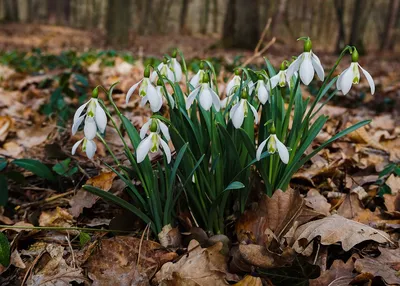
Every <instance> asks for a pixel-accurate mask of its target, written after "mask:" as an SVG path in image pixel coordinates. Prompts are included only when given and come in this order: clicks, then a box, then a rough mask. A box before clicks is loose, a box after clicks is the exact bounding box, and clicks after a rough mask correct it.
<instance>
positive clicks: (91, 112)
mask: <svg viewBox="0 0 400 286" xmlns="http://www.w3.org/2000/svg"><path fill="white" fill-rule="evenodd" d="M86 107H87V108H86ZM85 108H86V112H85V113H84V114H83V115H82V113H83V111H84V110H85ZM83 120H85V127H84V133H85V137H86V138H87V139H88V140H92V139H93V138H94V137H95V136H96V132H97V129H98V130H99V131H100V132H101V133H104V131H105V129H106V125H107V115H106V113H105V112H104V110H103V108H102V107H101V105H100V104H99V101H98V99H97V98H94V97H92V98H91V99H90V100H89V101H88V102H86V103H85V104H82V105H81V106H80V107H79V108H78V109H77V110H76V112H75V115H74V121H73V124H72V135H75V134H76V132H77V131H78V129H79V126H80V125H81V124H82V122H83Z"/></svg>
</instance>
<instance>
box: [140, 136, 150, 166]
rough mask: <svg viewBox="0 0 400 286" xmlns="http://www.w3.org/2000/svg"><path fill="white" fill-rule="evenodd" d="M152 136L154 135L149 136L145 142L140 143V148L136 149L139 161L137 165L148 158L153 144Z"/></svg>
mask: <svg viewBox="0 0 400 286" xmlns="http://www.w3.org/2000/svg"><path fill="white" fill-rule="evenodd" d="M152 136H153V135H152V134H150V136H147V137H146V138H145V139H144V140H142V141H141V142H140V143H139V146H138V147H137V149H136V160H137V163H140V162H142V161H143V160H144V159H145V158H146V156H147V154H148V153H149V151H150V148H151V144H152V142H151V137H152Z"/></svg>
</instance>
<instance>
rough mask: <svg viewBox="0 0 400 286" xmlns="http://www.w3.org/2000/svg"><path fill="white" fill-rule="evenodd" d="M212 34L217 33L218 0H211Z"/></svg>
mask: <svg viewBox="0 0 400 286" xmlns="http://www.w3.org/2000/svg"><path fill="white" fill-rule="evenodd" d="M212 31H213V33H218V0H213V28H212Z"/></svg>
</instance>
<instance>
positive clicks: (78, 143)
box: [71, 139, 83, 155]
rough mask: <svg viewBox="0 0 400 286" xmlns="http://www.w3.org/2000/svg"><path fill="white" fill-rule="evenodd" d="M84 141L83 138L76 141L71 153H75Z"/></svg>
mask: <svg viewBox="0 0 400 286" xmlns="http://www.w3.org/2000/svg"><path fill="white" fill-rule="evenodd" d="M82 141H83V139H81V140H79V141H78V142H76V143H75V144H74V146H72V151H71V154H72V155H75V153H76V149H78V147H79V145H80V144H81V143H82Z"/></svg>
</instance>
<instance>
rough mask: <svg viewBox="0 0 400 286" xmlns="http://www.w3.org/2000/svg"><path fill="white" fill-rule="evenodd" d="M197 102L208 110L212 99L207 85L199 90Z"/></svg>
mask: <svg viewBox="0 0 400 286" xmlns="http://www.w3.org/2000/svg"><path fill="white" fill-rule="evenodd" d="M199 102H200V105H201V107H203V108H204V110H206V111H208V110H210V108H211V105H212V103H213V100H212V96H211V92H210V89H209V88H208V87H205V88H203V90H202V91H201V92H200V95H199Z"/></svg>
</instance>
